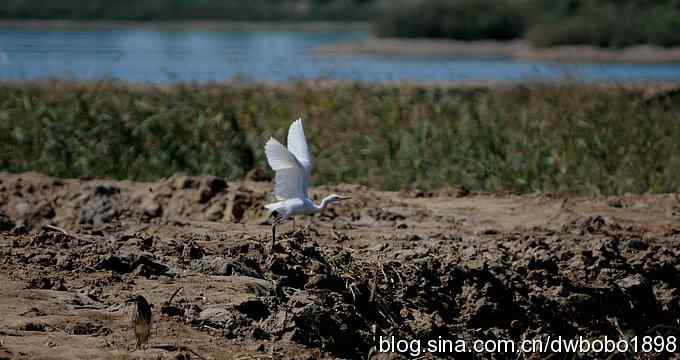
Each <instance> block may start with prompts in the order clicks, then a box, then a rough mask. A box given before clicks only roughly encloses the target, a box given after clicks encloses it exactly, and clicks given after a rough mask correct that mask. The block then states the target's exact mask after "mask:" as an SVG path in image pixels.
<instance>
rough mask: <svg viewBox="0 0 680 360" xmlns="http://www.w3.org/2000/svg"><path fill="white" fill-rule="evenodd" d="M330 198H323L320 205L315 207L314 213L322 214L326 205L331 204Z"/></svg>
mask: <svg viewBox="0 0 680 360" xmlns="http://www.w3.org/2000/svg"><path fill="white" fill-rule="evenodd" d="M330 198H331V197H330V196H327V197H325V198H323V200H321V204H320V205H316V211H318V212H322V211H324V210H326V208H327V207H328V204H330V203H331V201H330Z"/></svg>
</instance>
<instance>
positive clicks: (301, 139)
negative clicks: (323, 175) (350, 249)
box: [264, 119, 349, 252]
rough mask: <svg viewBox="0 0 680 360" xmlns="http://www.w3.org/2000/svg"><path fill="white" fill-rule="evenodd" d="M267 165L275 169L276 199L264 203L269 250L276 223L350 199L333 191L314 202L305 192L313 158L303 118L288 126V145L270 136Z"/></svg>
mask: <svg viewBox="0 0 680 360" xmlns="http://www.w3.org/2000/svg"><path fill="white" fill-rule="evenodd" d="M264 151H265V154H267V161H268V162H269V166H270V167H271V168H272V170H274V172H276V177H275V178H274V182H275V184H276V185H275V186H274V195H275V196H276V200H278V201H277V202H275V203H271V204H267V205H265V208H266V209H267V210H269V212H270V214H271V215H274V220H273V221H272V252H273V251H274V245H275V244H276V226H277V225H278V224H281V223H282V222H283V221H285V220H286V219H288V218H289V217H291V216H293V215H305V214H317V213H320V212H322V211H324V210H325V209H326V207H328V205H329V204H331V203H333V202H336V201H340V200H345V199H349V197H347V196H340V195H337V194H332V195H329V196H327V197H325V198H324V199H323V200H321V204H319V205H316V204H314V202H313V201H312V200H311V199H310V198H309V196H308V195H307V188H308V186H309V174H310V173H311V171H312V165H313V159H312V154H310V153H309V146H308V145H307V139H305V132H304V130H303V129H302V119H298V120H296V121H294V122H293V123H292V124H291V125H290V128H289V129H288V147H287V148H286V147H285V146H283V145H281V143H280V142H278V141H277V140H276V139H274V138H269V141H267V144H266V145H265V147H264Z"/></svg>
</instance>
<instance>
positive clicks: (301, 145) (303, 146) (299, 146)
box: [288, 119, 313, 174]
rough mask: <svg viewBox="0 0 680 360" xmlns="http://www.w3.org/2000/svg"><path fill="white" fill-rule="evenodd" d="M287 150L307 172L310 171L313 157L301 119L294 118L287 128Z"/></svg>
mask: <svg viewBox="0 0 680 360" xmlns="http://www.w3.org/2000/svg"><path fill="white" fill-rule="evenodd" d="M288 150H289V151H290V152H291V153H293V155H295V157H296V158H297V159H298V161H299V162H300V164H302V167H304V168H305V171H306V172H307V174H309V173H310V172H311V171H312V165H313V159H312V154H311V153H310V152H309V146H308V145H307V139H306V138H305V131H304V130H303V129H302V119H297V120H295V121H294V122H293V123H292V124H291V125H290V128H289V129H288Z"/></svg>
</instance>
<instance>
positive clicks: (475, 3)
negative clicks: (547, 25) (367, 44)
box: [376, 0, 525, 40]
mask: <svg viewBox="0 0 680 360" xmlns="http://www.w3.org/2000/svg"><path fill="white" fill-rule="evenodd" d="M385 12H386V14H385V15H384V16H382V17H381V18H380V19H378V20H377V23H376V32H377V33H378V34H379V35H381V36H391V37H416V38H450V39H459V40H477V39H514V38H517V37H520V36H522V34H523V33H524V28H525V19H524V17H523V16H522V14H521V12H520V11H519V8H517V7H516V6H513V5H512V4H511V2H510V1H504V0H419V1H418V0H416V1H408V0H406V1H401V2H399V1H397V2H396V4H395V3H393V4H391V6H390V7H389V8H388V9H386V10H385Z"/></svg>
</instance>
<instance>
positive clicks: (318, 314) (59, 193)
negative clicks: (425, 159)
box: [0, 173, 680, 359]
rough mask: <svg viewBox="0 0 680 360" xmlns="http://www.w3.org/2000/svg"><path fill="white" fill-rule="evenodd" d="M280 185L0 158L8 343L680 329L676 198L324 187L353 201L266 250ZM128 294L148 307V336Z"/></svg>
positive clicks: (131, 353) (351, 348)
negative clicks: (29, 167)
mask: <svg viewBox="0 0 680 360" xmlns="http://www.w3.org/2000/svg"><path fill="white" fill-rule="evenodd" d="M271 188H272V184H271V183H269V182H266V181H265V182H255V181H244V182H238V183H236V182H229V183H227V182H225V181H223V180H222V179H220V178H215V177H185V176H175V177H173V178H170V179H167V180H164V181H159V182H155V183H134V182H127V181H107V180H62V179H55V178H49V177H45V176H41V175H37V174H33V173H26V174H16V175H14V174H0V210H2V213H3V215H2V216H0V231H1V232H0V288H1V289H2V291H1V292H0V359H14V358H17V359H99V358H102V359H199V358H200V357H203V358H205V359H317V358H349V359H366V358H368V357H369V354H371V355H372V356H373V357H372V358H374V359H388V358H394V357H397V355H394V354H377V355H376V354H372V353H371V347H372V346H373V345H374V344H375V343H374V340H373V337H374V335H394V336H397V337H399V338H402V339H431V338H437V337H438V336H442V337H446V338H450V339H495V338H498V339H515V340H518V339H533V338H538V337H541V336H548V335H562V336H564V337H577V336H579V335H582V336H584V337H588V338H597V337H602V336H604V335H607V336H609V337H610V338H616V339H619V338H621V337H622V336H632V335H640V336H641V335H648V334H649V335H655V334H662V335H678V334H679V332H680V331H679V330H680V325H679V324H680V271H679V269H680V260H679V255H680V248H679V247H678V242H679V241H680V201H679V198H678V197H676V196H675V195H645V196H633V195H631V196H621V197H611V198H568V197H558V196H547V195H525V196H516V195H502V196H501V195H476V194H467V193H466V191H464V189H455V190H454V189H452V190H449V191H442V192H439V193H425V192H419V191H415V190H414V191H409V192H402V193H387V192H378V191H371V190H369V189H366V188H364V187H362V186H358V185H339V186H332V187H330V186H326V187H319V188H316V189H314V190H313V191H312V194H313V195H314V197H316V198H318V197H320V196H322V195H324V194H327V193H330V192H336V193H341V194H348V195H351V196H352V200H350V201H347V202H345V203H341V204H337V206H334V207H333V208H332V209H331V210H330V211H328V212H327V213H325V214H322V215H317V216H315V217H313V218H308V219H304V218H300V219H298V220H297V226H298V227H297V230H294V228H293V224H292V223H287V224H286V225H284V226H283V227H282V229H281V230H280V232H281V233H282V234H281V239H280V242H279V244H278V245H277V246H276V248H275V251H274V253H273V254H269V244H270V236H271V235H270V227H269V226H268V225H267V224H266V223H265V221H266V214H264V213H263V211H262V205H263V204H264V203H265V202H266V201H267V200H268V196H270V195H269V193H270V191H271ZM134 294H142V295H143V296H145V297H146V298H147V299H148V300H149V301H150V302H151V303H152V304H153V305H154V307H153V316H154V330H153V332H152V337H151V340H150V343H149V346H148V347H146V348H144V349H140V350H135V349H134V348H133V344H134V338H133V334H132V330H131V329H130V327H129V316H130V315H129V311H130V308H129V306H128V305H126V304H125V300H126V299H128V298H129V297H131V296H132V295H134ZM173 295H174V296H173ZM549 355H550V354H520V355H518V354H495V355H492V354H465V355H456V356H452V355H450V354H448V355H447V354H435V355H432V354H431V355H428V357H435V356H441V357H447V356H449V357H455V358H492V357H493V358H511V359H529V358H531V359H537V358H547V357H548V356H549ZM199 356H200V357H199ZM574 356H575V355H574V354H555V356H554V357H553V358H573V357H574ZM591 356H593V355H588V356H587V357H591ZM670 356H671V355H669V354H651V355H642V354H619V355H615V356H614V357H613V358H668V357H670ZM599 357H602V358H612V357H611V354H604V355H600V356H599Z"/></svg>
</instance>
